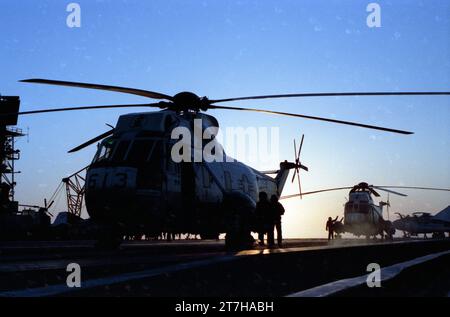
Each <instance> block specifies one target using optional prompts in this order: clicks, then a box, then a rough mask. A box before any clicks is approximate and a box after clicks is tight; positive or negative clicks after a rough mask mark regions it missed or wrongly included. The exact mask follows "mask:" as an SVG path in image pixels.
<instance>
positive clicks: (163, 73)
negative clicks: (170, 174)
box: [0, 0, 450, 237]
mask: <svg viewBox="0 0 450 317" xmlns="http://www.w3.org/2000/svg"><path fill="white" fill-rule="evenodd" d="M369 2H370V1H356V0H355V1H320V0H319V1H317V0H315V1H296V0H293V1H193V0H192V1H181V0H180V1H119V0H116V1H107V0H104V1H92V0H89V1H86V0H85V1H77V3H79V4H80V6H81V19H82V24H81V28H68V27H67V26H66V17H67V15H68V13H67V12H66V6H67V4H69V3H70V1H62V0H58V1H57V0H53V1H44V0H41V1H31V0H29V1H27V0H22V1H20V2H18V1H10V0H2V1H1V2H0V8H1V11H2V19H1V20H0V38H1V41H2V45H1V49H0V66H1V70H2V76H1V77H0V92H1V93H2V94H4V95H20V96H21V99H22V105H21V109H22V110H31V109H39V108H46V107H64V106H78V105H79V106H82V105H95V104H115V103H117V104H119V103H124V104H126V103H138V102H147V101H148V100H147V99H144V98H140V97H135V96H131V95H122V94H117V93H107V92H100V91H91V90H82V89H76V88H64V87H52V86H42V85H31V84H23V83H18V82H17V80H19V79H24V78H36V77H39V78H49V79H61V80H72V81H82V82H93V83H102V84H111V85H122V86H128V87H136V88H142V89H149V90H154V91H160V92H163V93H167V94H175V93H177V92H179V91H184V90H189V91H193V92H195V93H197V94H199V95H206V96H208V97H210V98H222V97H230V96H245V95H254V94H273V93H293V92H319V91H330V92H334V91H336V92H338V91H343V92H345V91H382V90H387V91H396V90H407V91H409V90H410V91H414V90H436V91H438V90H450V3H449V2H448V1H437V0H436V1H378V2H377V3H379V4H380V6H381V27H380V28H369V27H367V25H366V17H367V15H368V13H367V12H366V6H367V4H368V3H369ZM230 105H235V106H248V107H261V108H266V109H272V110H280V111H286V112H289V111H290V112H297V113H303V114H308V115H315V116H325V117H333V118H337V119H343V120H353V121H359V122H363V123H368V124H378V125H384V126H388V127H394V128H399V129H405V130H411V131H414V132H415V134H414V135H412V136H403V135H395V134H390V133H383V132H378V131H374V130H365V129H360V128H353V127H346V126H339V125H333V124H328V123H321V122H314V121H308V120H302V119H295V118H282V117H279V116H267V115H263V114H254V113H241V112H239V113H236V112H231V111H210V112H208V113H210V114H212V115H214V116H216V117H217V118H218V119H219V121H220V123H221V126H222V127H227V126H233V127H235V126H241V127H249V126H252V127H279V128H280V136H281V143H280V149H281V152H280V157H281V158H283V159H284V158H286V159H290V160H292V159H293V148H292V140H293V138H297V139H299V137H300V136H301V134H302V133H304V134H305V135H306V137H305V144H304V149H303V161H304V164H306V165H307V166H308V167H309V168H310V172H309V173H303V174H302V176H303V179H302V184H303V188H304V190H313V189H316V188H323V187H333V186H340V185H352V184H355V183H358V182H360V181H364V180H365V181H367V182H369V183H376V184H392V185H411V186H414V185H429V186H444V187H450V150H449V148H450V147H449V142H450V133H449V132H450V124H449V121H448V120H449V117H450V98H449V97H376V98H375V97H359V98H320V99H318V98H315V99H302V100H299V99H289V100H272V101H269V100H264V101H246V102H239V103H233V104H230ZM143 110H144V109H143ZM124 113H127V110H106V111H90V112H71V113H59V114H46V115H40V116H33V117H22V118H21V119H20V121H19V126H20V127H22V128H24V129H26V128H27V127H29V129H30V136H29V142H28V143H27V140H26V138H23V139H22V140H20V141H19V143H18V145H19V146H20V148H21V150H22V159H21V161H19V162H18V164H17V165H18V167H19V169H20V170H21V171H22V174H20V175H19V176H18V182H19V186H18V187H17V198H18V199H20V200H21V201H23V202H28V203H33V204H34V203H40V202H41V201H42V197H49V196H50V195H51V194H52V192H53V191H54V189H55V188H56V187H57V185H58V183H59V181H60V179H61V178H62V177H63V176H65V175H67V174H71V173H72V172H74V171H76V170H78V169H80V168H81V167H84V166H85V165H87V164H88V163H89V162H90V160H91V157H92V156H93V153H94V151H95V146H93V147H90V148H88V149H86V150H84V151H81V152H79V153H76V154H72V155H69V154H67V153H66V152H67V150H68V149H70V148H71V147H73V146H75V145H78V144H80V143H82V142H84V141H85V140H87V139H89V138H91V137H92V136H95V135H97V134H99V133H102V132H104V131H106V130H107V129H108V127H107V126H106V125H105V123H110V124H115V123H116V121H117V117H118V115H120V114H124ZM277 164H278V162H273V168H276V166H277ZM254 167H256V168H261V169H263V168H264V169H267V166H254ZM294 185H295V184H294ZM294 185H292V186H291V185H289V186H288V188H286V192H285V193H293V192H295V190H296V186H294ZM406 193H407V194H409V197H407V198H401V197H399V198H397V197H391V203H392V211H401V212H413V211H418V210H429V211H438V210H441V209H443V208H444V207H446V206H447V205H448V204H449V202H450V197H449V195H448V194H447V193H425V192H413V191H408V192H406ZM345 196H346V193H345V192H336V193H328V194H323V195H318V196H315V197H313V196H310V197H308V198H304V199H303V200H302V201H300V200H299V199H293V200H290V201H289V202H286V203H285V206H286V207H287V210H288V211H287V213H286V216H285V217H284V222H285V227H286V232H287V234H288V235H289V236H299V237H319V236H323V235H325V232H324V220H325V219H326V218H327V217H328V216H333V215H338V214H339V215H340V214H342V204H343V203H344V201H345V199H344V197H345ZM56 207H57V209H63V208H65V206H64V204H63V201H62V200H61V201H60V202H59V204H58V205H57V206H56Z"/></svg>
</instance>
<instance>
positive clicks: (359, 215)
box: [344, 191, 385, 236]
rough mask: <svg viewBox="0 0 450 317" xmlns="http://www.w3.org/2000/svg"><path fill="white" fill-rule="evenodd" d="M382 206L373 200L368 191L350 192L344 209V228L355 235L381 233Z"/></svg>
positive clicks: (382, 222) (382, 224) (382, 226)
mask: <svg viewBox="0 0 450 317" xmlns="http://www.w3.org/2000/svg"><path fill="white" fill-rule="evenodd" d="M384 223H385V221H384V219H383V216H382V208H381V207H380V206H378V205H376V204H375V203H374V202H373V199H372V197H371V195H370V193H369V192H368V191H357V192H350V194H349V200H348V202H347V203H346V204H345V209H344V228H345V231H346V232H349V233H352V234H354V235H356V236H361V235H365V236H376V235H378V234H382V233H383V230H384V229H383V228H384Z"/></svg>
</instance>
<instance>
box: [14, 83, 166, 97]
mask: <svg viewBox="0 0 450 317" xmlns="http://www.w3.org/2000/svg"><path fill="white" fill-rule="evenodd" d="M19 81H20V82H22V83H33V84H45V85H56V86H68V87H78V88H88V89H99V90H107V91H115V92H121V93H126V94H132V95H138V96H143V97H147V98H153V99H165V100H170V101H172V100H173V98H172V97H171V96H168V95H165V94H162V93H159V92H154V91H149V90H142V89H135V88H127V87H119V86H108V85H98V84H89V83H79V82H72V81H62V80H50V79H40V78H33V79H24V80H19Z"/></svg>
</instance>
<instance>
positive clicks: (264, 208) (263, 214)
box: [255, 192, 273, 245]
mask: <svg viewBox="0 0 450 317" xmlns="http://www.w3.org/2000/svg"><path fill="white" fill-rule="evenodd" d="M271 209H272V206H271V205H270V202H269V199H268V197H267V193H266V192H260V193H259V201H258V202H257V203H256V210H255V216H256V225H257V230H258V239H259V244H260V245H264V234H265V233H267V231H268V230H267V229H268V224H270V223H271V221H272V220H271V218H272V217H271V213H272V212H271ZM272 232H273V231H272Z"/></svg>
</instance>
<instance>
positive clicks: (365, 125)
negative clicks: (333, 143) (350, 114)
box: [208, 105, 414, 134]
mask: <svg viewBox="0 0 450 317" xmlns="http://www.w3.org/2000/svg"><path fill="white" fill-rule="evenodd" d="M208 107H209V108H210V109H224V110H241V111H254V112H262V113H268V114H277V115H282V116H290V117H298V118H304V119H312V120H319V121H326V122H332V123H338V124H345V125H351V126H356V127H361V128H367V129H374V130H381V131H387V132H393V133H400V134H414V132H409V131H403V130H396V129H391V128H384V127H380V126H374V125H368V124H362V123H357V122H351V121H342V120H335V119H329V118H323V117H313V116H307V115H302V114H296V113H289V112H279V111H271V110H264V109H254V108H242V107H230V106H217V105H210V106H208Z"/></svg>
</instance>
